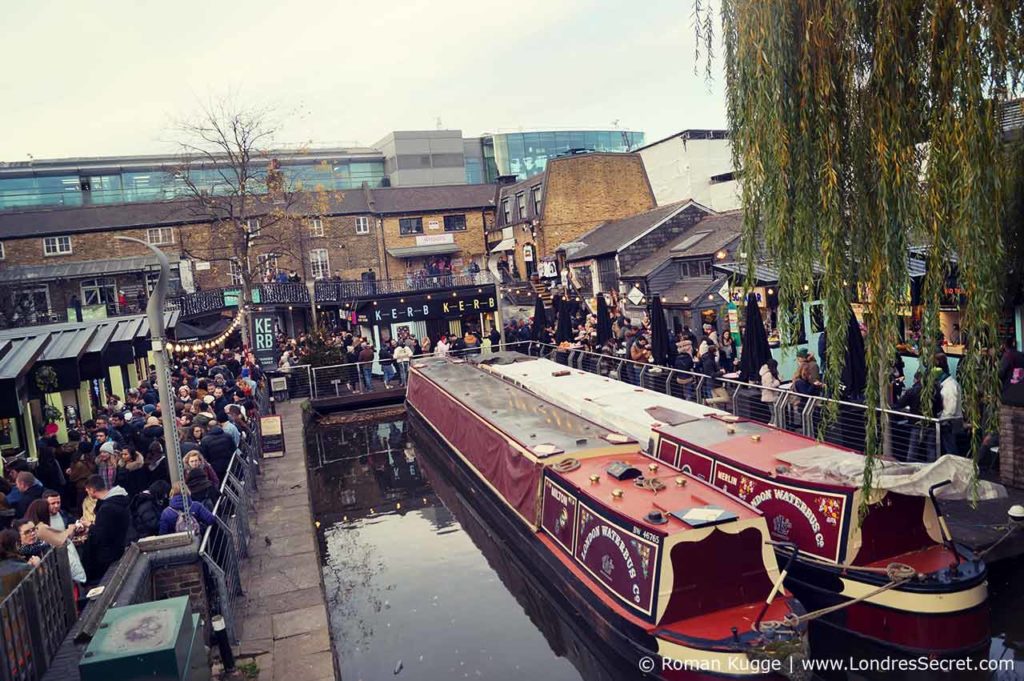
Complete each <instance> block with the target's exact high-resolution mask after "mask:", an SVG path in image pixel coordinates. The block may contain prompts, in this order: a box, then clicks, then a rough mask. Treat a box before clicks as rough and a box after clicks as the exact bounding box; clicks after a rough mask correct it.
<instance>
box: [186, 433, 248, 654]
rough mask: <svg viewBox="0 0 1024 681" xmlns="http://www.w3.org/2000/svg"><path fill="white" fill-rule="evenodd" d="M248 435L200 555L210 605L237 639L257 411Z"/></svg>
mask: <svg viewBox="0 0 1024 681" xmlns="http://www.w3.org/2000/svg"><path fill="white" fill-rule="evenodd" d="M250 425H251V426H252V433H251V438H249V439H247V440H243V441H242V442H240V443H239V447H238V449H236V450H235V453H234V454H233V455H232V457H231V461H230V462H229V463H228V468H227V472H226V473H225V474H224V479H223V480H221V485H220V496H219V497H218V498H217V502H216V503H215V504H214V506H213V517H214V523H213V524H212V525H210V526H209V527H207V528H206V530H205V531H204V532H203V536H202V540H201V541H200V544H199V556H200V557H201V558H202V560H203V562H204V563H206V567H207V569H208V570H209V573H210V576H211V577H212V580H213V584H214V593H213V594H212V595H211V607H212V608H214V609H215V610H216V612H219V613H220V614H221V615H222V616H223V617H224V621H225V623H226V625H227V632H228V636H229V637H230V639H231V640H232V641H235V642H237V641H238V638H239V637H238V617H237V605H238V599H239V598H241V597H242V596H243V595H244V590H243V588H242V570H241V567H242V560H243V559H244V558H246V557H247V556H248V555H249V539H250V536H251V530H252V528H251V525H250V516H251V514H252V512H253V511H254V510H255V507H256V492H257V489H258V480H257V476H258V475H259V467H260V461H261V460H262V458H263V453H262V449H261V444H260V433H259V415H258V414H255V415H254V416H253V418H252V420H251V421H250Z"/></svg>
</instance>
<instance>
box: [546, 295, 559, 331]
mask: <svg viewBox="0 0 1024 681" xmlns="http://www.w3.org/2000/svg"><path fill="white" fill-rule="evenodd" d="M560 314H562V294H561V293H556V294H555V295H553V296H551V316H550V317H548V324H549V325H551V326H555V325H556V324H557V323H558V315H560Z"/></svg>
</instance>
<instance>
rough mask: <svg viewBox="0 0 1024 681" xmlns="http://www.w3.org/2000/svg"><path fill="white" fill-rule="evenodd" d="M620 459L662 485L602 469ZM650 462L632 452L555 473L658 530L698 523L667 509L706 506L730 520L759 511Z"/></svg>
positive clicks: (583, 462) (700, 511) (593, 497)
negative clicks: (655, 516) (657, 514)
mask: <svg viewBox="0 0 1024 681" xmlns="http://www.w3.org/2000/svg"><path fill="white" fill-rule="evenodd" d="M619 461H621V462H623V463H626V464H628V465H630V466H633V467H635V468H638V469H640V471H642V472H643V474H644V475H645V476H649V477H656V478H658V479H660V480H661V481H662V482H663V483H664V484H665V489H663V490H661V491H660V492H657V493H656V492H654V491H652V490H650V489H644V488H641V487H637V486H636V484H634V482H633V480H616V479H615V478H614V477H612V476H611V475H609V474H608V473H607V472H606V469H607V468H608V466H609V465H611V464H613V463H615V462H619ZM651 463H652V460H651V459H650V457H648V456H646V455H644V454H640V453H636V454H626V455H621V454H619V455H609V456H600V457H594V458H590V459H584V460H581V461H580V467H579V468H577V469H576V470H574V471H571V472H569V473H559V474H558V475H559V477H560V478H561V479H562V480H564V481H565V482H568V483H569V484H571V485H572V486H574V487H575V488H576V489H577V490H579V492H580V495H581V497H583V498H589V499H591V500H593V501H594V502H595V503H596V504H599V505H601V506H602V507H607V508H610V509H612V510H613V511H615V512H617V513H619V514H621V515H623V516H625V517H627V518H629V519H630V520H632V521H633V522H634V523H636V524H637V525H640V526H642V527H645V528H648V529H650V530H653V531H655V532H658V533H662V534H665V533H674V532H678V531H681V530H689V529H692V528H693V527H695V526H700V524H699V523H695V524H691V523H688V522H684V521H682V520H679V519H677V518H676V517H673V516H672V515H670V514H671V513H680V514H682V513H683V512H685V511H687V510H691V509H697V510H698V513H697V515H698V516H699V515H702V514H703V512H704V510H706V509H707V508H708V507H712V509H721V510H722V511H724V512H726V513H729V514H733V515H732V516H731V520H728V521H726V522H733V521H735V520H748V519H751V518H757V517H758V516H760V513H759V512H758V511H756V510H754V509H753V508H751V507H750V506H748V505H747V504H745V503H743V502H742V501H740V500H739V499H737V498H736V497H734V496H732V495H729V494H726V493H725V492H722V491H721V490H719V489H717V488H715V487H712V486H711V485H709V484H707V483H705V482H704V481H702V480H699V479H697V478H693V477H690V476H687V475H680V473H679V472H678V471H675V470H673V469H671V468H669V467H668V466H660V467H659V469H658V470H657V471H655V472H652V471H651V470H649V468H648V466H649V465H650V464H651ZM593 475H597V476H598V481H597V482H592V481H591V476H593ZM677 478H679V479H682V480H684V481H685V484H684V485H683V486H679V485H677V484H676V479H677ZM614 490H621V491H622V496H621V497H616V496H615V494H613V492H614ZM651 511H661V512H662V514H663V515H664V517H665V518H666V519H667V522H665V523H656V522H652V521H651V520H650V519H648V517H647V514H648V513H650V512H651Z"/></svg>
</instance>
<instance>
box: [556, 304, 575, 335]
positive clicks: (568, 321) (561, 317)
mask: <svg viewBox="0 0 1024 681" xmlns="http://www.w3.org/2000/svg"><path fill="white" fill-rule="evenodd" d="M572 341H573V333H572V309H571V306H570V304H569V301H568V300H563V301H562V306H561V307H560V308H559V309H558V326H557V327H556V328H555V342H556V343H571V342H572Z"/></svg>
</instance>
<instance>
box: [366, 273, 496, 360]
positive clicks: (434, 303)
mask: <svg viewBox="0 0 1024 681" xmlns="http://www.w3.org/2000/svg"><path fill="white" fill-rule="evenodd" d="M497 310H498V295H497V291H496V290H495V287H494V286H493V285H492V286H486V287H483V288H468V289H462V290H454V291H438V292H434V293H428V294H419V295H411V296H402V297H384V298H381V299H379V300H374V301H365V302H363V303H361V304H360V305H359V306H358V307H357V309H356V321H357V323H358V324H359V325H360V326H362V327H363V328H364V333H368V335H372V337H373V339H374V345H375V346H379V345H380V343H381V342H382V341H387V340H390V339H392V338H399V337H401V336H403V335H405V334H408V335H411V336H415V337H416V338H418V339H423V338H424V337H428V338H430V340H431V341H432V342H436V341H437V339H438V338H440V337H441V336H442V335H448V336H454V337H461V336H462V335H463V334H465V333H466V332H467V331H473V332H476V333H482V334H486V333H488V332H489V331H490V330H491V327H492V326H496V325H497V324H496V319H495V314H496V313H497Z"/></svg>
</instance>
